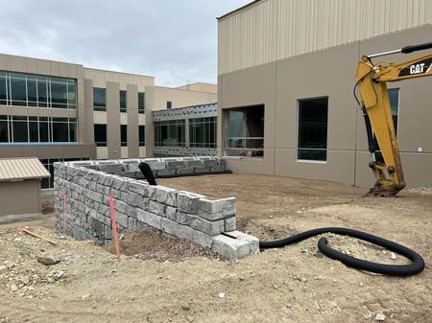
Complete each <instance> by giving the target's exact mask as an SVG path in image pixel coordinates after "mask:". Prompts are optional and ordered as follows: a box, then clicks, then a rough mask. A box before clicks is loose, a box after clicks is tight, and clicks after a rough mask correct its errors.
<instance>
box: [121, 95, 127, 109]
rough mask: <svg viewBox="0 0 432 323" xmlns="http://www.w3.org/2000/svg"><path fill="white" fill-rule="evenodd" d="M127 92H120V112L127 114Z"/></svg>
mask: <svg viewBox="0 0 432 323" xmlns="http://www.w3.org/2000/svg"><path fill="white" fill-rule="evenodd" d="M126 93H127V92H126V91H123V90H121V91H120V112H126V111H127V97H126Z"/></svg>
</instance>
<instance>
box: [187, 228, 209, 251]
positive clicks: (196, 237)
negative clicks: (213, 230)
mask: <svg viewBox="0 0 432 323" xmlns="http://www.w3.org/2000/svg"><path fill="white" fill-rule="evenodd" d="M192 241H193V242H194V243H196V244H198V245H200V246H203V247H205V248H211V246H212V243H213V237H212V236H209V235H208V234H205V233H204V232H201V231H198V230H192Z"/></svg>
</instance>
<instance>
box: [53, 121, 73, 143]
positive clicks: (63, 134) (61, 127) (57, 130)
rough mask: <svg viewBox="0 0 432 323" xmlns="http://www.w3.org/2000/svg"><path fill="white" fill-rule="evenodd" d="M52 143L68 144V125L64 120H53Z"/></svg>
mask: <svg viewBox="0 0 432 323" xmlns="http://www.w3.org/2000/svg"><path fill="white" fill-rule="evenodd" d="M52 131H53V137H52V142H68V141H69V139H68V123H67V119H66V118H53V121H52Z"/></svg>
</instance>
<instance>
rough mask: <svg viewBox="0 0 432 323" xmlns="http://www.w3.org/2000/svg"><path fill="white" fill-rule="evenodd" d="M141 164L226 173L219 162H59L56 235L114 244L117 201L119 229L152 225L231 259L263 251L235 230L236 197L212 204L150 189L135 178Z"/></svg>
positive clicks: (198, 159) (178, 170) (168, 190)
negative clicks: (107, 241)
mask: <svg viewBox="0 0 432 323" xmlns="http://www.w3.org/2000/svg"><path fill="white" fill-rule="evenodd" d="M142 161H145V162H147V163H148V164H149V165H150V167H151V169H152V171H153V172H154V173H155V174H158V173H159V174H179V175H180V174H187V173H190V172H193V173H198V172H201V171H204V170H205V171H207V172H210V171H211V169H218V170H220V171H224V170H226V163H225V161H224V160H221V159H218V158H217V157H185V158H166V159H160V158H154V159H130V160H108V161H86V162H67V163H55V165H54V167H55V175H54V187H55V212H56V228H57V230H58V231H59V232H61V233H64V234H68V235H71V236H72V237H73V238H75V239H78V240H84V239H93V240H97V241H98V242H100V241H104V240H111V239H112V220H111V208H110V199H111V197H112V199H113V205H114V211H115V217H116V221H117V226H118V228H119V229H120V230H125V229H129V230H136V229H139V228H143V227H146V226H151V227H153V228H156V229H158V230H161V231H163V232H166V233H167V234H170V235H173V236H177V237H179V238H182V239H187V240H190V241H193V242H194V243H197V244H199V245H201V246H204V247H208V248H212V249H213V250H214V251H216V252H218V253H220V254H221V255H222V256H223V257H226V258H228V259H237V258H240V257H244V256H246V255H248V254H253V253H256V252H258V250H259V249H258V239H257V238H254V237H251V236H249V235H246V234H244V233H241V232H238V231H235V230H236V218H235V198H233V197H230V198H226V199H219V200H211V199H208V198H207V197H206V196H204V195H200V194H195V193H191V192H186V191H178V190H175V189H172V188H169V187H164V186H160V185H156V186H150V185H149V184H148V183H147V182H146V181H140V180H138V179H136V178H133V176H131V174H133V173H134V172H137V169H138V165H139V163H140V162H142ZM124 175H126V176H124ZM224 232H225V233H226V234H225V233H224ZM228 234H229V236H228Z"/></svg>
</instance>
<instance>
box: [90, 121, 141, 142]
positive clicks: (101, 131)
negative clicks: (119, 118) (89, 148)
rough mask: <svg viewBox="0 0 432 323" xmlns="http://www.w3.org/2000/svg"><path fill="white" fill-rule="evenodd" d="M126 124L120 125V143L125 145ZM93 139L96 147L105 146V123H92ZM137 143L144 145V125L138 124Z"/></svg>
mask: <svg viewBox="0 0 432 323" xmlns="http://www.w3.org/2000/svg"><path fill="white" fill-rule="evenodd" d="M127 127H128V126H127V125H120V144H121V146H127V145H128V143H127V142H128V140H127ZM94 140H95V144H96V146H98V147H106V146H107V125H106V124H95V125H94ZM138 143H139V146H145V126H138Z"/></svg>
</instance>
